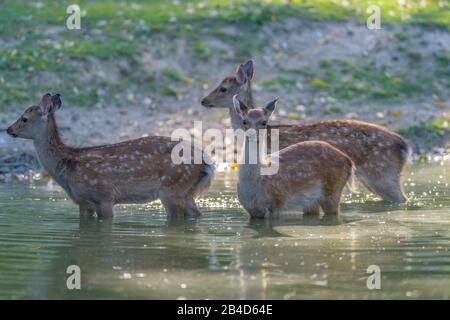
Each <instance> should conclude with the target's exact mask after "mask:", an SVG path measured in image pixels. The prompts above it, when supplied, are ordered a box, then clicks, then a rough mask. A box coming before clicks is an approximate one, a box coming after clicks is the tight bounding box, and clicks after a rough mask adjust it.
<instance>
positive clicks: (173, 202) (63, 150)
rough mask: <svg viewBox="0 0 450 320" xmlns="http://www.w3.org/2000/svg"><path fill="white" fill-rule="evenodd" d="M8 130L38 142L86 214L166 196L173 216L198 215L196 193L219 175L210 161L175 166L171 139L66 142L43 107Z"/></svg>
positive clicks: (44, 158) (29, 111)
mask: <svg viewBox="0 0 450 320" xmlns="http://www.w3.org/2000/svg"><path fill="white" fill-rule="evenodd" d="M24 118H26V120H27V121H26V122H24V121H23V119H24ZM7 131H8V133H9V134H10V135H13V136H19V137H23V138H28V139H32V140H33V142H34V144H35V147H36V150H37V152H38V156H39V160H40V162H41V164H42V165H43V167H44V168H45V169H46V170H47V171H48V172H49V174H50V175H51V176H52V177H53V178H54V179H55V180H56V182H58V183H59V184H60V185H61V186H62V187H63V188H64V190H65V191H66V192H67V194H68V195H69V196H70V198H71V199H72V200H73V201H74V202H75V203H76V204H78V205H79V207H80V214H81V215H92V214H93V213H94V212H96V213H97V215H98V216H103V217H104V216H112V214H113V205H114V204H119V203H141V202H149V201H153V200H156V199H161V201H162V203H163V205H164V207H165V209H166V212H167V214H168V215H173V216H188V215H189V216H196V215H199V214H200V211H199V210H198V208H197V206H196V204H195V201H194V197H196V196H198V195H199V193H200V192H201V191H202V190H204V189H206V188H207V187H208V186H209V183H210V181H211V179H212V176H213V169H214V168H213V166H212V165H208V164H206V163H202V164H198V165H197V164H181V165H174V164H173V163H172V160H171V151H172V148H173V147H174V146H175V145H176V144H177V143H178V142H176V141H171V139H170V138H169V137H160V136H153V137H146V138H140V139H136V140H129V141H124V142H121V143H117V144H110V145H103V146H95V147H88V148H72V147H69V146H67V145H65V144H64V143H63V141H62V140H61V137H60V134H59V130H58V126H57V123H56V120H55V116H54V111H53V110H51V109H50V112H49V113H48V115H46V116H44V115H43V114H42V112H41V110H40V107H39V106H32V107H30V108H28V109H27V110H26V111H25V112H24V114H23V115H22V116H21V117H20V118H19V119H18V120H17V121H16V123H14V124H13V125H12V126H11V127H9V128H8V130H7Z"/></svg>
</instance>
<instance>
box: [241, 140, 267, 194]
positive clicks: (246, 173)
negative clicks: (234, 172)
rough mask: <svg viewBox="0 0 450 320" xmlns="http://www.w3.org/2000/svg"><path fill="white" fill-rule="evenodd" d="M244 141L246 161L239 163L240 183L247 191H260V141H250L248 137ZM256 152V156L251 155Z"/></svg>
mask: <svg viewBox="0 0 450 320" xmlns="http://www.w3.org/2000/svg"><path fill="white" fill-rule="evenodd" d="M244 141H245V142H244V153H243V162H244V163H243V164H240V165H239V185H240V188H245V189H246V190H247V192H249V191H252V192H258V190H259V187H260V186H261V183H260V182H261V179H262V175H261V157H260V154H259V143H258V142H256V143H255V142H252V141H250V142H249V141H248V139H247V138H245V140H244ZM252 143H253V144H254V145H253V146H251V144H252ZM254 152H256V154H257V155H256V157H254V156H252V155H251V153H254ZM255 158H256V159H255ZM255 160H256V161H255Z"/></svg>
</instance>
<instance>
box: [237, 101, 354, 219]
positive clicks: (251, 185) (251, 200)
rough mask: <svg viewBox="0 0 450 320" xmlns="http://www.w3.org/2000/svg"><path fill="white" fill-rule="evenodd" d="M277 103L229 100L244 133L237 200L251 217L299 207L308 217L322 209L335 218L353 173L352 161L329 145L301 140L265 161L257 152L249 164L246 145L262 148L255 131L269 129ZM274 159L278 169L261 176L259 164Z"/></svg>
mask: <svg viewBox="0 0 450 320" xmlns="http://www.w3.org/2000/svg"><path fill="white" fill-rule="evenodd" d="M276 101H277V99H275V100H273V101H270V102H269V103H268V104H267V105H266V106H265V107H263V108H255V109H249V108H247V106H246V105H245V104H244V103H243V102H242V101H240V100H239V99H238V98H237V95H235V96H234V98H233V105H234V108H235V110H236V114H237V115H238V117H240V118H241V121H240V127H241V129H242V130H244V131H245V133H246V134H245V136H246V139H245V142H244V148H243V149H244V151H243V152H244V157H245V158H244V160H245V161H244V163H243V164H240V165H239V185H238V195H239V201H240V202H241V204H242V206H243V207H244V208H245V210H246V211H247V212H248V213H249V214H250V216H251V217H253V218H271V217H279V216H280V215H281V214H282V213H283V210H284V209H288V208H293V207H302V208H303V212H304V214H305V215H307V216H318V215H319V214H320V208H322V210H323V211H324V213H325V216H332V217H336V216H338V215H339V205H340V201H341V196H342V190H343V189H344V187H345V185H346V184H347V183H348V182H349V180H350V179H351V177H352V174H353V161H352V160H351V159H350V158H349V157H348V156H347V155H346V154H344V153H343V152H341V151H339V150H338V149H336V148H335V147H333V146H331V145H330V144H329V143H326V142H323V141H307V142H299V143H296V144H293V145H291V146H289V147H287V148H284V149H282V150H280V151H278V152H275V153H272V154H271V155H270V156H268V157H267V158H266V159H264V155H262V154H258V155H257V156H256V162H255V163H251V161H250V159H251V155H250V152H251V150H252V149H251V148H250V143H252V142H253V143H255V142H256V145H257V146H258V147H255V148H253V150H260V148H259V144H260V143H261V141H259V139H260V134H259V130H261V129H267V121H268V120H269V118H270V116H271V114H272V112H273V110H274V109H275V105H276ZM275 158H276V159H275ZM273 161H277V162H278V172H277V173H276V174H274V175H262V174H261V169H262V167H263V166H265V165H267V163H269V162H273Z"/></svg>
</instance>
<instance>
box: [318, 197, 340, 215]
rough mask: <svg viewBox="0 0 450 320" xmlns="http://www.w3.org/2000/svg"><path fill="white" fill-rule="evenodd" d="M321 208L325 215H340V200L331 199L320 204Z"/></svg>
mask: <svg viewBox="0 0 450 320" xmlns="http://www.w3.org/2000/svg"><path fill="white" fill-rule="evenodd" d="M320 206H321V207H322V210H323V212H324V213H325V215H333V216H336V217H337V216H338V215H339V199H335V197H329V198H327V199H324V200H322V201H321V202H320Z"/></svg>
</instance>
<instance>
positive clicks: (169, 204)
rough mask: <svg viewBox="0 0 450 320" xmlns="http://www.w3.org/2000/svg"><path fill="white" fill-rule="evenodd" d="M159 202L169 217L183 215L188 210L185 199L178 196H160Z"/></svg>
mask: <svg viewBox="0 0 450 320" xmlns="http://www.w3.org/2000/svg"><path fill="white" fill-rule="evenodd" d="M161 202H162V204H163V206H164V209H165V210H166V214H167V215H168V216H169V217H174V218H177V217H183V216H184V215H185V213H186V212H187V211H188V210H187V206H186V200H185V199H184V198H180V197H173V196H172V197H171V196H169V195H164V196H161Z"/></svg>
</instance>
